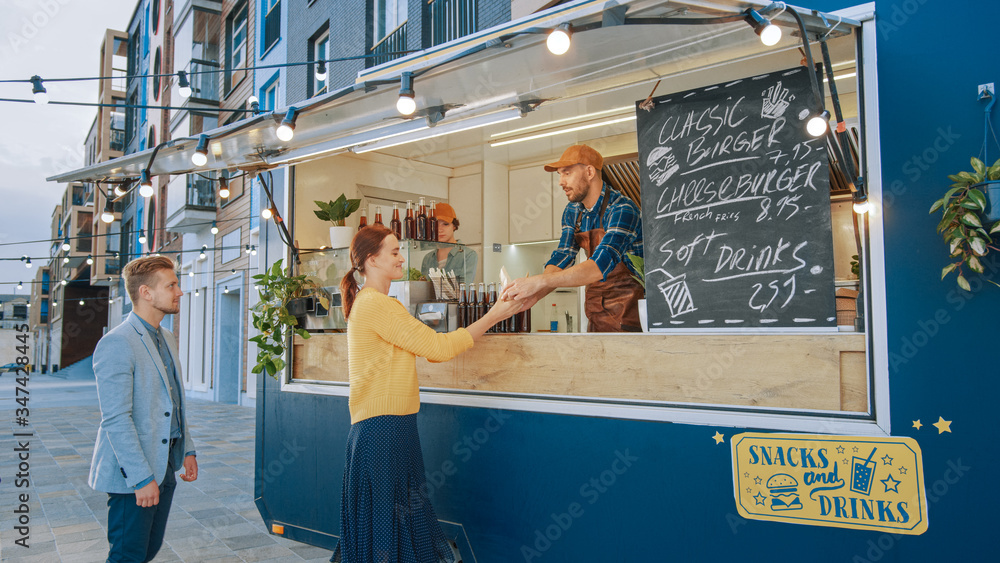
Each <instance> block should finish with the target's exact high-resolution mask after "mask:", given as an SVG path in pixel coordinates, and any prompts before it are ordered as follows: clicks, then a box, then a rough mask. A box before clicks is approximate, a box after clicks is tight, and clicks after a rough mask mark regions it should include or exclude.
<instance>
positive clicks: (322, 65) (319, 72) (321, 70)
mask: <svg viewBox="0 0 1000 563" xmlns="http://www.w3.org/2000/svg"><path fill="white" fill-rule="evenodd" d="M326 77H327V72H326V61H319V63H317V64H316V80H318V81H320V82H326Z"/></svg>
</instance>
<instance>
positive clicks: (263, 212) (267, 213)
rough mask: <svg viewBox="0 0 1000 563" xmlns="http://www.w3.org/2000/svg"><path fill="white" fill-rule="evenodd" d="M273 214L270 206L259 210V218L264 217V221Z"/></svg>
mask: <svg viewBox="0 0 1000 563" xmlns="http://www.w3.org/2000/svg"><path fill="white" fill-rule="evenodd" d="M273 215H274V211H273V210H272V209H271V208H270V207H265V208H264V209H262V210H261V212H260V216H261V218H262V219H264V220H265V221H267V220H268V219H270V218H271V217H272V216H273Z"/></svg>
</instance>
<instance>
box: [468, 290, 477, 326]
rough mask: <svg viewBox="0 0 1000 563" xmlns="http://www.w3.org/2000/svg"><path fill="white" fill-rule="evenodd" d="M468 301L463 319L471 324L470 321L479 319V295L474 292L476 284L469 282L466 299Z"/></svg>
mask: <svg viewBox="0 0 1000 563" xmlns="http://www.w3.org/2000/svg"><path fill="white" fill-rule="evenodd" d="M467 301H468V302H469V312H468V313H467V314H466V316H465V320H466V321H467V322H468V323H469V324H470V325H471V324H472V323H474V322H476V321H478V320H479V295H478V294H477V293H476V284H474V283H470V284H469V297H468V299H467Z"/></svg>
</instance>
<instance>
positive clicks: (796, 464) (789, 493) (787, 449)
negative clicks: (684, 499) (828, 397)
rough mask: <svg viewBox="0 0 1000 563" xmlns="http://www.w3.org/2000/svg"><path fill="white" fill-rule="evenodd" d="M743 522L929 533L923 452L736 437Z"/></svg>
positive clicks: (876, 443) (888, 441) (896, 446)
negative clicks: (759, 521) (762, 521)
mask: <svg viewBox="0 0 1000 563" xmlns="http://www.w3.org/2000/svg"><path fill="white" fill-rule="evenodd" d="M731 443H732V445H733V485H734V487H735V494H736V508H737V510H738V511H739V513H740V515H741V516H743V517H744V518H750V519H754V520H771V521H774V522H790V523H794V524H808V525H814V526H836V527H839V528H855V529H859V530H881V531H889V532H894V533H898V534H915V535H916V534H922V533H924V532H925V531H926V530H927V495H926V494H925V492H924V470H923V460H922V458H921V455H920V446H918V445H917V442H916V440H914V439H912V438H889V437H887V438H869V437H863V436H825V435H817V434H755V433H744V434H737V435H736V436H733V438H732V440H731Z"/></svg>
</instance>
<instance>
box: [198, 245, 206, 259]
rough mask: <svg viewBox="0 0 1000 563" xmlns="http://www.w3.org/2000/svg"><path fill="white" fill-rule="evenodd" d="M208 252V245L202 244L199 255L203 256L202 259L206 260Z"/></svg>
mask: <svg viewBox="0 0 1000 563" xmlns="http://www.w3.org/2000/svg"><path fill="white" fill-rule="evenodd" d="M206 252H208V245H204V244H203V245H201V254H199V255H198V258H201V259H202V260H204V259H205V253H206Z"/></svg>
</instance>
